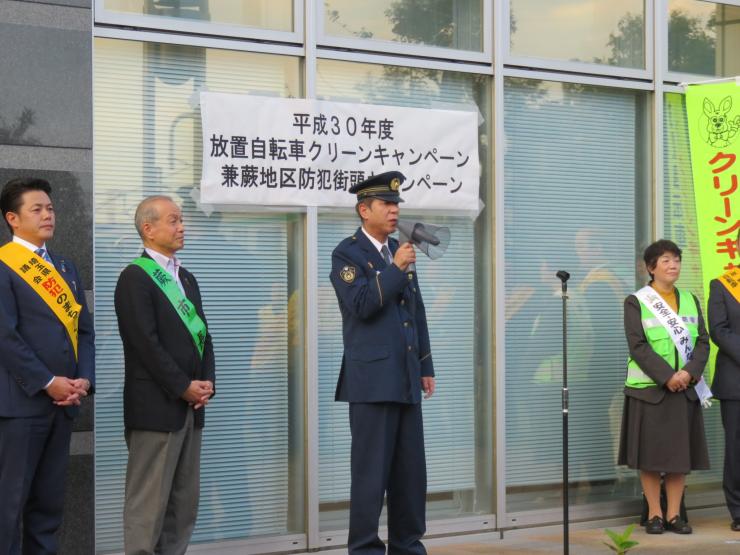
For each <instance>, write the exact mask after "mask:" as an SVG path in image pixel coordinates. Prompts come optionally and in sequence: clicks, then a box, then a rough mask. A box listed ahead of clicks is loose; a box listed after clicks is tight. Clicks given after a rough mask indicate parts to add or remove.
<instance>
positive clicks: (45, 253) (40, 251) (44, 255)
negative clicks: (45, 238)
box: [34, 248, 54, 266]
mask: <svg viewBox="0 0 740 555" xmlns="http://www.w3.org/2000/svg"><path fill="white" fill-rule="evenodd" d="M34 252H35V253H36V254H38V255H39V256H40V257H41V258H43V259H44V260H46V261H47V262H48V263H49V264H51V265H52V266H53V265H54V263H53V262H52V261H51V257H50V256H49V252H48V251H47V250H46V249H44V248H40V249H36V250H35V251H34Z"/></svg>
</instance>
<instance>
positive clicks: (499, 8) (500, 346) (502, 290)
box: [492, 0, 510, 528]
mask: <svg viewBox="0 0 740 555" xmlns="http://www.w3.org/2000/svg"><path fill="white" fill-rule="evenodd" d="M509 14H510V10H509V0H503V1H501V2H495V3H494V16H493V19H494V24H495V27H494V32H493V41H494V45H493V59H494V64H493V68H494V71H493V74H494V77H493V95H492V100H493V112H492V113H493V174H492V175H493V203H494V207H493V208H494V211H495V212H494V214H495V216H494V228H493V234H494V237H493V245H494V258H493V260H494V265H495V270H496V271H495V272H494V274H493V275H494V299H495V303H494V307H495V312H494V325H493V330H494V340H493V341H492V343H493V344H494V345H495V351H494V358H493V360H494V371H495V396H494V401H493V402H494V414H495V423H496V428H495V433H496V437H495V441H494V445H495V456H494V465H495V469H494V470H495V472H494V476H495V484H496V485H495V489H496V526H497V527H498V528H501V527H502V526H504V523H505V522H506V283H505V272H504V268H505V267H506V266H505V264H504V256H505V253H504V248H505V242H504V214H505V212H504V147H505V145H504V58H505V56H506V53H507V51H508V47H507V45H508V44H509V42H508V41H509Z"/></svg>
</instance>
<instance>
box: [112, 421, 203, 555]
mask: <svg viewBox="0 0 740 555" xmlns="http://www.w3.org/2000/svg"><path fill="white" fill-rule="evenodd" d="M202 431H203V430H202V429H196V428H195V427H194V425H193V411H192V410H189V411H188V416H187V418H186V420H185V426H183V428H182V429H181V430H179V431H177V432H152V431H149V430H126V445H127V446H128V466H127V467H126V499H125V502H124V506H123V539H124V549H125V553H126V555H153V554H155V553H156V554H158V555H159V554H161V555H182V554H183V553H185V550H186V549H187V547H188V544H189V543H190V537H191V535H192V533H193V528H194V526H195V519H196V517H197V515H198V499H199V495H200V445H201V436H202Z"/></svg>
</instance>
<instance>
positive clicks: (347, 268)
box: [329, 229, 434, 403]
mask: <svg viewBox="0 0 740 555" xmlns="http://www.w3.org/2000/svg"><path fill="white" fill-rule="evenodd" d="M389 247H390V250H391V253H392V254H394V253H395V252H396V249H398V241H396V240H395V239H393V238H390V239H389ZM329 277H330V279H331V282H332V285H333V286H334V290H335V291H336V294H337V299H338V300H339V309H340V311H341V313H342V333H343V338H344V356H343V358H342V369H341V371H340V373H339V381H338V383H337V391H336V396H335V399H336V400H337V401H349V402H351V403H377V402H398V403H418V402H420V401H421V377H422V376H434V367H433V365H432V355H431V350H430V346H429V331H428V329H427V321H426V313H425V311H424V303H423V301H422V299H421V292H420V291H419V282H418V281H417V278H416V274H415V273H405V272H402V271H401V270H400V269H399V268H398V267H397V266H396V265H394V264H391V265H390V266H388V265H386V263H385V261H384V260H383V257H382V256H381V255H380V253H379V252H378V250H377V249H376V248H375V246H374V245H373V244H372V243H371V242H370V240H369V239H368V238H367V236H366V235H365V234H364V233H363V231H362V229H358V230H357V232H356V233H355V234H354V235H353V236H352V237H348V238H346V239H344V240H343V241H342V242H341V243H339V245H338V246H337V248H336V249H334V252H333V253H332V270H331V274H330V276H329Z"/></svg>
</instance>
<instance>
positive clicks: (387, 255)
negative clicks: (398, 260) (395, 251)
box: [380, 245, 393, 266]
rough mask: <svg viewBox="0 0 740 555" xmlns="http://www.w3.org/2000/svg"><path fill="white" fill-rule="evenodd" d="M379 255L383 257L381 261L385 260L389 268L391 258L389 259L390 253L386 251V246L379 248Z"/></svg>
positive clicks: (391, 262)
mask: <svg viewBox="0 0 740 555" xmlns="http://www.w3.org/2000/svg"><path fill="white" fill-rule="evenodd" d="M380 254H382V255H383V260H385V263H386V264H387V265H388V266H390V265H391V264H393V258H391V251H389V250H388V245H383V246H382V247H380Z"/></svg>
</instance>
